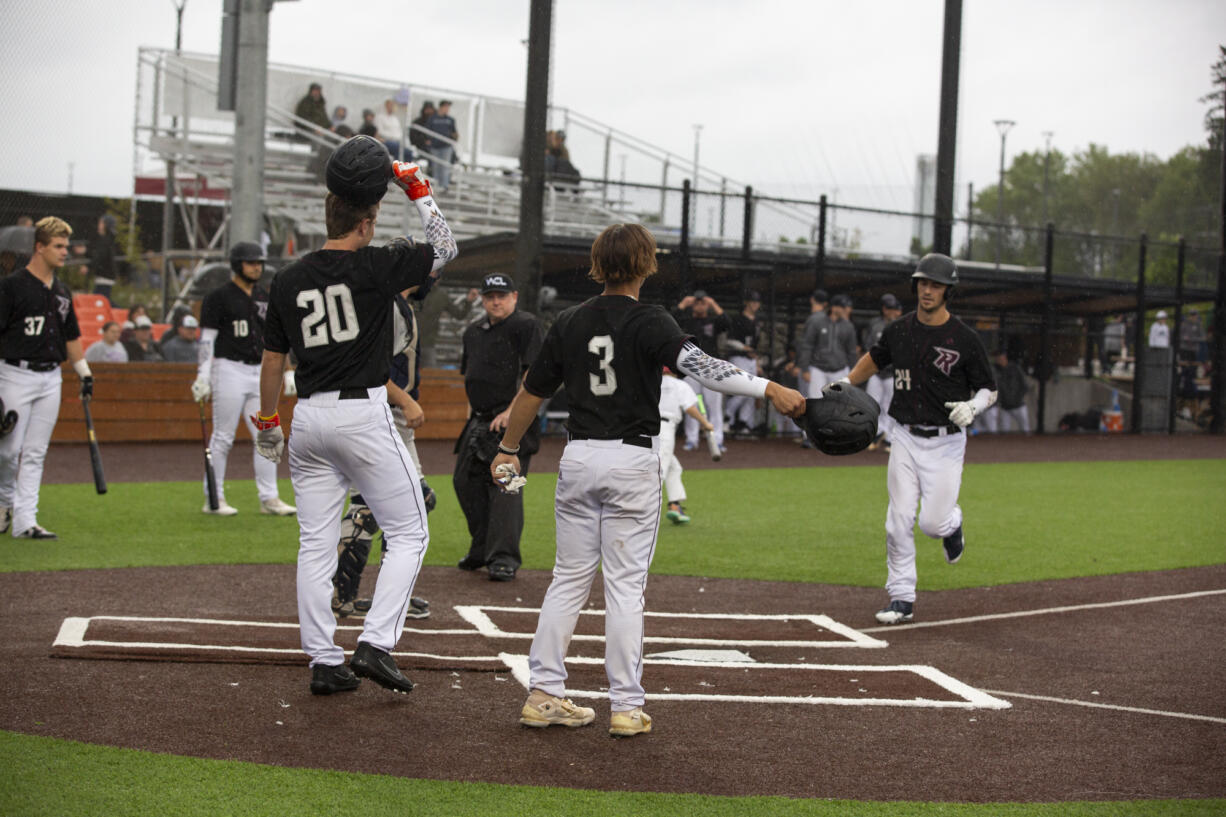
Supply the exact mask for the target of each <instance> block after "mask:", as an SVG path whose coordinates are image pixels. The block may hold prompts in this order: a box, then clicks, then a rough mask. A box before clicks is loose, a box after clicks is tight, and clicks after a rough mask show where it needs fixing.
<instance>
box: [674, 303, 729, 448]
mask: <svg viewBox="0 0 1226 817" xmlns="http://www.w3.org/2000/svg"><path fill="white" fill-rule="evenodd" d="M676 315H677V323H678V324H679V325H680V326H681V328H682V329H684V330H685V332H686V333H687V334H688V335H690V336H691V337H693V338H694V345H695V346H697V347H698V348H699V349H701V350H702V351H704V352H705V353H706V354H707V355H708V356H710V357H713V358H718V357H719V335H720V333H721V332H727V331H728V326H729V322H728V316H727V315H725V314H724V310H723V309H722V308H721V307H720V305H719V304H717V303H716V302H715V299H714V298H712V297H711V296H710V295H708V294H707V293H706V292H704V291H703V290H701V289H698V290H695V291H694V294H693V295H687V296H686V297H684V298H682V299H681V303H679V304H677V311H676ZM690 388H692V389H693V390H694V393H695V394H698V395H700V396H701V397H702V408H703V409H704V410H705V411H706V415H707V419H709V420H710V421H711V423H712V424H713V425H714V426H715V431H713V432H712V433H711V438H712V439H713V440H715V445H716V446H717V447H718V448H719V449H720V451H723V450H724V395H723V394H721V393H720V392H719V391H718V390H716V389H714V388H711V387H708V386H706V385H704V384H703V383H702V382H701V381H699V380H698V379H697V378H690ZM684 427H685V450H686V451H693V450H694V449H695V448H697V447H698V423H696V422H694V420H693V418H691V417H689V416H687V417H686V418H685V421H684Z"/></svg>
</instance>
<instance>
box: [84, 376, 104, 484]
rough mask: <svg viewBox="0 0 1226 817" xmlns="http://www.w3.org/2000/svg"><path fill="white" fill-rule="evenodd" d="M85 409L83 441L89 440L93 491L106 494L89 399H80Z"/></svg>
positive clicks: (100, 451) (100, 454) (99, 450)
mask: <svg viewBox="0 0 1226 817" xmlns="http://www.w3.org/2000/svg"><path fill="white" fill-rule="evenodd" d="M81 406H82V408H84V409H85V439H87V440H89V464H90V465H92V466H93V468H94V489H95V490H96V491H97V492H98V493H100V494H105V493H106V474H104V473H103V472H102V449H100V448H98V435H96V434H95V433H94V417H93V415H92V414H90V413H89V397H83V398H81Z"/></svg>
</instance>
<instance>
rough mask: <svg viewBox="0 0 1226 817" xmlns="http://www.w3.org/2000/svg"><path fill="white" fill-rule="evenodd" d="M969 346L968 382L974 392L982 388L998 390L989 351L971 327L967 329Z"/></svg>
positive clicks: (967, 362)
mask: <svg viewBox="0 0 1226 817" xmlns="http://www.w3.org/2000/svg"><path fill="white" fill-rule="evenodd" d="M966 336H967V346H968V347H969V351H970V354H969V355H968V358H967V361H966V382H967V384H968V385H969V386H970V387H971V391H972V392H976V391H979V390H980V389H988V390H990V391H996V373H995V372H994V371H993V368H992V364H991V362H990V361H989V360H988V351H987V349H986V348H984V345H983V340H982V339H981V338H980V337H979V334H978V333H977V332H975V331H974V330H973V329H970V328H969V327H968V328H967V330H966Z"/></svg>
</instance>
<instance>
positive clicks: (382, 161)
mask: <svg viewBox="0 0 1226 817" xmlns="http://www.w3.org/2000/svg"><path fill="white" fill-rule="evenodd" d="M324 176H325V179H326V181H327V183H328V190H329V192H331V193H334V194H336V195H337V196H340V197H341V198H342V199H345V200H346V201H349V202H352V203H353V204H355V205H357V206H358V207H369V206H370V205H372V204H376V203H378V202H380V201H382V200H383V196H384V195H385V194H386V193H387V184H388V182H389V181H391V179H392V157H391V154H389V153H388V152H387V148H385V147H384V146H383V143H382V142H380V141H379V140H378V139H375V138H374V137H372V136H354V137H353V138H352V139H349V140H348V141H347V142H345V143H344V144H342V145H341V146H340V147H338V148H337V149H336V150H334V151H333V152H332V156H331V157H329V159H328V166H327V168H326V169H325V171H324Z"/></svg>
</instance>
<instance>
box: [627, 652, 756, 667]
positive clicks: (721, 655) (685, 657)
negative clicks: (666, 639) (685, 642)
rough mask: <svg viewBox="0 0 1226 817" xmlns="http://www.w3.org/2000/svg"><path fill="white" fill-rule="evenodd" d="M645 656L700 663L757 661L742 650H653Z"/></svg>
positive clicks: (752, 662) (745, 662)
mask: <svg viewBox="0 0 1226 817" xmlns="http://www.w3.org/2000/svg"><path fill="white" fill-rule="evenodd" d="M645 657H646V658H648V659H651V658H660V659H664V660H668V661H693V662H695V663H699V664H713V663H729V664H735V663H741V664H754V663H757V662H756V661H754V660H753V659H752V658H750V657H749V656H748V655H746V654H745V653H743V652H741V651H740V650H672V651H670V652H653V653H652V654H651V655H648V656H645Z"/></svg>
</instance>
